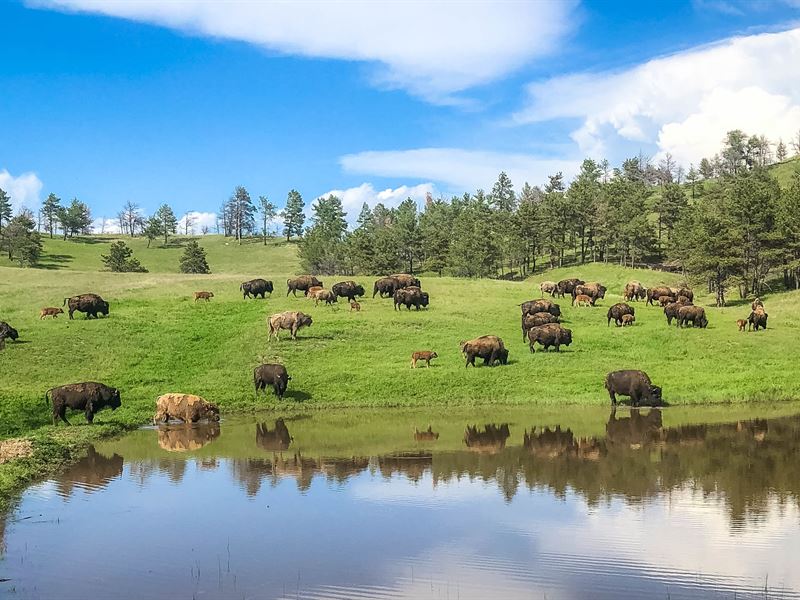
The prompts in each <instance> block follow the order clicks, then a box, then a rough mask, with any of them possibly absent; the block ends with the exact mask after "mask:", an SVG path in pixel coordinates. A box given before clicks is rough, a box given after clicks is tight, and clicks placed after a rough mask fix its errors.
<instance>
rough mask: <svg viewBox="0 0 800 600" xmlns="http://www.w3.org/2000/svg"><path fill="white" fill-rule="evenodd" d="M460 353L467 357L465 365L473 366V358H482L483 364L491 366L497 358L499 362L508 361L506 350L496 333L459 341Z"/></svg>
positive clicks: (504, 362)
mask: <svg viewBox="0 0 800 600" xmlns="http://www.w3.org/2000/svg"><path fill="white" fill-rule="evenodd" d="M459 345H460V347H461V353H462V354H463V355H464V356H465V358H466V359H467V362H466V364H465V365H464V366H465V367H469V366H470V365H472V366H473V367H474V366H475V358H482V359H483V364H484V366H486V365H488V366H490V367H493V366H494V365H495V363H496V362H497V361H498V360H499V361H500V363H501V364H506V363H508V350H506V347H505V345H504V344H503V340H502V339H500V338H499V337H497V336H496V335H482V336H481V337H478V338H475V339H472V340H469V341H467V342H461V343H460V344H459Z"/></svg>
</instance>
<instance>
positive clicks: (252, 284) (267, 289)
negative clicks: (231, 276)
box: [239, 279, 273, 300]
mask: <svg viewBox="0 0 800 600" xmlns="http://www.w3.org/2000/svg"><path fill="white" fill-rule="evenodd" d="M272 289H273V288H272V282H271V281H267V280H266V279H251V280H250V281H245V282H243V283H242V284H241V285H240V286H239V290H240V291H241V292H242V296H243V298H244V299H245V300H246V299H247V298H250V296H252V297H253V298H257V297H258V296H261V299H262V300H263V299H264V298H266V295H267V294H269V295H270V296H271V295H272Z"/></svg>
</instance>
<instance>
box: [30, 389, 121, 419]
mask: <svg viewBox="0 0 800 600" xmlns="http://www.w3.org/2000/svg"><path fill="white" fill-rule="evenodd" d="M44 397H45V400H49V401H50V402H51V403H52V405H53V425H57V424H58V420H59V419H61V420H62V421H64V423H66V424H67V425H69V424H70V422H69V421H67V416H66V415H67V409H68V408H71V409H72V410H82V411H83V412H84V414H85V415H86V420H87V421H88V422H89V423H91V422H92V421H94V415H95V414H96V413H97V412H99V411H100V410H101V409H103V408H105V407H106V406H108V407H110V408H111V410H116V409H118V408H119V407H120V406H121V405H122V401H121V400H120V397H119V390H118V389H117V388H113V387H109V386H107V385H104V384H102V383H96V382H94V381H87V382H84V383H71V384H69V385H62V386H59V387H54V388H51V389H49V390H47V391H46V392H45V394H44Z"/></svg>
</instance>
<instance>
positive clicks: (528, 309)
mask: <svg viewBox="0 0 800 600" xmlns="http://www.w3.org/2000/svg"><path fill="white" fill-rule="evenodd" d="M519 306H520V308H522V315H523V316H525V315H533V314H536V313H540V312H546V313H550V314H551V315H553V316H554V317H560V316H561V307H560V306H559V305H558V304H556V303H555V302H552V301H550V300H528V301H527V302H523V303H522V304H520V305H519Z"/></svg>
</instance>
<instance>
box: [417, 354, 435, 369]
mask: <svg viewBox="0 0 800 600" xmlns="http://www.w3.org/2000/svg"><path fill="white" fill-rule="evenodd" d="M434 358H439V355H438V354H436V352H432V351H430V350H421V351H418V352H414V353H413V354H412V355H411V368H412V369H416V368H417V361H418V360H424V361H425V366H426V367H428V368H430V366H431V360H432V359H434Z"/></svg>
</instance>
